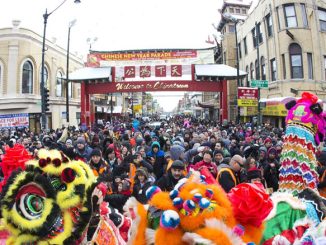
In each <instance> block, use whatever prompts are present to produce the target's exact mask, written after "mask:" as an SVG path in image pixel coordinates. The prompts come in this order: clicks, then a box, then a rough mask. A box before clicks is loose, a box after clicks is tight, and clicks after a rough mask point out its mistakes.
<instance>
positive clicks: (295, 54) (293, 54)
mask: <svg viewBox="0 0 326 245" xmlns="http://www.w3.org/2000/svg"><path fill="white" fill-rule="evenodd" d="M289 53H290V63H291V78H294V79H295V78H303V66H302V50H301V47H300V45H299V44H297V43H292V44H290V47H289Z"/></svg>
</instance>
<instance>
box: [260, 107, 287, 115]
mask: <svg viewBox="0 0 326 245" xmlns="http://www.w3.org/2000/svg"><path fill="white" fill-rule="evenodd" d="M262 113H263V115H264V116H280V117H286V115H287V114H288V111H287V110H286V108H285V106H284V104H277V105H268V104H267V105H266V107H265V108H264V109H262Z"/></svg>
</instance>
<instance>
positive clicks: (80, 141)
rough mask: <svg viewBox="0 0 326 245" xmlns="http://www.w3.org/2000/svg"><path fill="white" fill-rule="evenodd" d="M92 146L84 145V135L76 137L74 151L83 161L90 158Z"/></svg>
mask: <svg viewBox="0 0 326 245" xmlns="http://www.w3.org/2000/svg"><path fill="white" fill-rule="evenodd" d="M92 150H93V149H92V148H91V147H89V146H88V145H86V140H85V138H84V137H78V138H77V140H76V151H77V153H78V155H80V156H81V157H82V158H83V159H84V161H86V162H87V161H89V160H90V158H91V153H92Z"/></svg>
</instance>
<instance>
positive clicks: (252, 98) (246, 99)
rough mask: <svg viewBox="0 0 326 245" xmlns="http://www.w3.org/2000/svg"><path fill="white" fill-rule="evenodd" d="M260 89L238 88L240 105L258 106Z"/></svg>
mask: <svg viewBox="0 0 326 245" xmlns="http://www.w3.org/2000/svg"><path fill="white" fill-rule="evenodd" d="M257 105H258V89H257V88H247V87H239V88H238V106H257Z"/></svg>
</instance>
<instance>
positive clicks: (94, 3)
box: [0, 0, 257, 105]
mask: <svg viewBox="0 0 326 245" xmlns="http://www.w3.org/2000/svg"><path fill="white" fill-rule="evenodd" d="M244 1H245V0H244ZM62 2H63V1H61V0H0V6H1V8H0V28H3V27H10V26H11V21H12V20H13V19H18V20H21V21H22V22H21V27H25V28H28V29H31V30H33V31H35V32H37V33H39V34H40V35H42V33H43V14H44V13H45V9H46V8H47V9H48V12H51V11H53V10H54V9H55V8H56V7H57V6H58V5H60V4H61V3H62ZM254 2H257V0H254ZM222 3H223V1H222V0H164V1H159V0H81V3H80V4H75V3H74V0H67V1H66V2H65V3H64V4H63V5H62V6H61V7H60V8H58V9H57V10H56V11H55V12H53V14H51V15H50V16H49V18H48V25H47V33H46V38H47V39H48V40H52V37H55V38H56V39H57V43H58V44H59V45H60V46H62V47H64V48H66V47H67V39H68V38H67V35H68V24H69V22H70V21H72V20H74V19H76V20H77V22H76V24H75V26H74V27H72V29H71V37H70V38H71V40H70V50H71V51H73V52H78V53H79V54H81V55H83V57H84V59H85V57H86V54H87V53H88V49H89V44H88V43H87V41H86V40H87V38H91V39H94V38H97V39H98V40H97V41H96V42H94V43H93V44H92V49H93V50H99V51H113V50H133V49H155V48H157V49H160V48H161V49H162V48H207V47H211V46H212V44H207V43H206V42H205V40H207V37H208V35H211V37H212V34H215V35H217V32H216V30H214V28H213V27H212V23H214V24H217V23H218V21H219V13H218V11H217V10H218V9H219V8H221V6H222ZM40 55H41V50H40ZM158 100H159V103H160V104H162V103H161V100H164V101H166V100H167V99H166V98H164V99H163V98H158ZM171 100H173V103H174V104H176V101H177V98H176V97H173V98H171ZM171 100H170V101H171ZM171 103H172V102H171ZM173 103H172V104H171V105H173Z"/></svg>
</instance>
